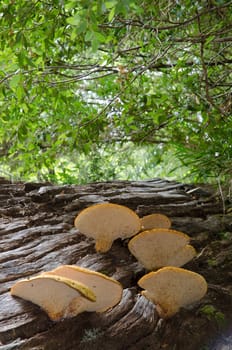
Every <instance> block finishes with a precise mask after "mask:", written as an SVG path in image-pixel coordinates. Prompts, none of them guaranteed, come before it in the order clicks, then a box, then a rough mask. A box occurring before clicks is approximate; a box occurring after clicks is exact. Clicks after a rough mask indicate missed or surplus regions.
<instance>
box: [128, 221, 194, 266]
mask: <svg viewBox="0 0 232 350" xmlns="http://www.w3.org/2000/svg"><path fill="white" fill-rule="evenodd" d="M189 240H190V237H189V236H188V235H186V234H184V233H182V232H179V231H175V230H171V229H164V228H160V229H152V230H147V231H143V232H141V233H139V234H138V235H137V236H135V237H133V238H132V239H131V240H130V242H129V244H128V248H129V250H130V252H131V253H132V254H133V255H134V256H135V257H136V259H137V260H138V261H139V262H140V263H141V264H142V265H143V266H144V267H145V268H146V269H147V270H150V271H151V270H157V269H158V268H160V267H163V266H177V267H178V266H182V265H184V264H186V263H187V262H188V261H190V260H191V259H192V258H193V257H194V256H195V255H196V251H195V249H194V248H193V247H192V246H191V245H189V244H188V243H189Z"/></svg>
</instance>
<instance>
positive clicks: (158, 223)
mask: <svg viewBox="0 0 232 350" xmlns="http://www.w3.org/2000/svg"><path fill="white" fill-rule="evenodd" d="M140 221H141V226H142V230H143V231H145V230H151V229H153V228H170V227H171V220H170V219H169V218H168V217H167V216H166V215H163V214H158V213H157V214H156V213H154V214H150V215H145V216H143V217H142V218H141V219H140Z"/></svg>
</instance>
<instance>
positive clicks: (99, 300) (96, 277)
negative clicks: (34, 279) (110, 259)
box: [47, 265, 123, 312]
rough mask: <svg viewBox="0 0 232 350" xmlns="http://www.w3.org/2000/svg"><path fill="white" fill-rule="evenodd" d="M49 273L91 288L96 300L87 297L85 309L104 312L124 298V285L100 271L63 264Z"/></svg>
mask: <svg viewBox="0 0 232 350" xmlns="http://www.w3.org/2000/svg"><path fill="white" fill-rule="evenodd" d="M47 274H49V275H55V276H62V277H63V278H69V279H71V280H74V281H78V282H81V283H83V284H84V285H86V286H87V287H88V288H90V290H92V291H93V292H94V294H95V295H96V301H95V302H94V303H93V302H92V301H90V300H88V299H85V301H84V304H85V311H90V312H91V311H96V312H104V311H106V310H108V309H110V308H112V307H113V306H115V305H116V304H118V303H119V302H120V300H121V298H122V292H123V288H122V285H121V284H120V283H119V282H118V281H116V280H115V279H113V278H110V277H108V276H106V275H104V274H102V273H100V272H96V271H92V270H90V269H86V268H83V267H79V266H76V265H62V266H59V267H57V268H56V269H54V270H52V271H50V272H48V273H47Z"/></svg>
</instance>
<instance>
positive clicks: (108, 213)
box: [74, 203, 141, 252]
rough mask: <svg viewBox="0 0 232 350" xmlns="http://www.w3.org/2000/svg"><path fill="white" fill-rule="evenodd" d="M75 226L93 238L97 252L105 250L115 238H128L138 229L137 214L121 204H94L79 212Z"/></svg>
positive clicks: (138, 220) (139, 226) (139, 225)
mask: <svg viewBox="0 0 232 350" xmlns="http://www.w3.org/2000/svg"><path fill="white" fill-rule="evenodd" d="M74 225H75V227H76V228H77V229H78V230H79V231H80V232H81V233H83V234H84V235H86V236H87V237H91V238H94V239H95V241H96V245H95V248H96V250H97V251H98V252H106V251H108V250H109V249H110V248H111V245H112V243H113V241H114V240H115V239H117V238H122V239H123V238H128V237H131V236H134V235H135V234H136V233H137V232H139V231H140V228H141V224H140V219H139V217H138V216H137V214H136V213H135V212H134V211H133V210H131V209H129V208H127V207H125V206H123V205H118V204H112V203H102V204H95V205H93V206H91V207H88V208H86V209H84V210H82V211H81V212H80V214H79V215H78V216H77V217H76V219H75V221H74Z"/></svg>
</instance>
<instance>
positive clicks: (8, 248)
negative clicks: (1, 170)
mask: <svg viewBox="0 0 232 350" xmlns="http://www.w3.org/2000/svg"><path fill="white" fill-rule="evenodd" d="M0 200H1V201H0V202H1V204H0V263H1V270H0V309H1V313H0V349H1V350H8V349H9V350H10V349H20V350H26V349H28V350H29V349H34V350H35V349H36V350H39V349H40V350H42V349H43V350H57V349H59V350H73V349H80V350H82V349H83V350H84V349H92V350H96V349H101V350H104V349H107V350H108V349H112V350H124V349H128V350H133V349H138V350H140V349H141V350H142V349H143V350H144V349H152V350H158V349H165V350H173V349H175V350H183V349H187V350H199V349H210V350H226V349H227V350H228V349H231V348H232V295H231V293H232V289H231V278H232V239H231V232H232V215H231V214H230V211H229V212H228V213H225V212H223V209H224V205H222V201H221V198H220V196H217V195H215V194H214V192H212V191H211V189H210V190H209V189H207V190H206V189H205V188H196V187H194V186H190V185H185V184H180V183H176V182H172V181H165V180H161V179H154V180H151V181H137V182H126V181H117V182H103V183H94V184H88V185H83V186H74V185H64V186H53V185H51V184H38V183H11V182H7V181H5V180H3V179H2V180H1V181H0ZM102 202H111V203H118V204H122V205H126V206H128V207H130V208H131V209H133V210H135V211H136V212H137V214H138V215H139V216H143V215H146V214H151V213H153V212H159V213H163V214H166V215H167V216H169V218H170V219H171V220H172V228H175V229H178V230H182V231H183V232H185V233H187V234H188V235H190V236H191V238H192V241H191V244H192V245H194V246H195V248H196V249H197V252H198V256H197V257H196V258H195V259H193V260H192V261H191V262H190V263H188V264H187V265H186V266H185V267H186V268H187V269H190V270H193V271H195V272H198V273H200V274H202V275H203V276H204V277H205V278H206V280H207V282H208V286H209V288H208V293H207V295H206V296H205V297H204V299H202V300H201V301H200V302H199V303H196V304H195V305H192V306H191V307H189V308H185V309H182V310H181V311H180V312H179V313H178V314H176V315H175V316H174V317H173V318H171V319H169V320H162V319H159V317H158V314H157V313H156V308H155V306H154V305H153V304H152V303H151V302H149V301H148V300H147V299H145V298H144V297H143V296H141V294H140V290H139V287H138V285H137V280H138V279H139V278H140V277H141V276H142V275H143V274H144V273H145V271H144V269H143V267H142V266H141V265H140V264H139V263H138V262H137V261H136V259H135V258H134V257H133V256H132V255H131V254H130V253H129V251H128V249H127V242H126V241H124V242H122V241H116V242H114V244H113V246H112V249H111V250H110V251H109V252H107V253H105V254H97V253H95V251H94V244H93V242H92V241H91V240H90V239H87V238H85V237H84V236H82V235H81V234H79V233H77V230H76V229H75V228H74V226H73V222H74V218H75V216H76V215H77V213H78V212H79V211H80V210H82V209H83V208H85V207H88V206H90V205H92V204H95V203H102ZM62 264H76V265H80V266H83V267H88V268H91V269H93V270H95V271H100V272H102V273H105V274H106V275H108V276H111V277H114V278H115V279H117V280H119V281H120V282H121V283H122V285H123V288H124V292H123V298H122V300H121V302H120V303H119V304H118V305H117V306H116V307H114V308H113V309H112V310H109V311H107V312H105V313H102V314H97V313H83V314H80V315H78V316H76V317H74V318H72V319H66V320H64V321H62V322H52V321H50V320H49V318H48V317H47V315H46V314H45V313H44V312H43V311H42V310H40V309H39V308H38V307H37V306H35V305H33V304H31V303H29V302H26V301H23V300H20V299H18V298H13V297H11V296H10V294H9V289H10V287H11V286H12V285H13V284H14V283H15V282H16V281H18V280H20V279H22V278H25V277H28V276H32V275H36V274H38V273H40V272H42V271H48V270H51V269H53V268H55V267H57V266H59V265H62ZM229 346H231V347H229Z"/></svg>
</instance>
